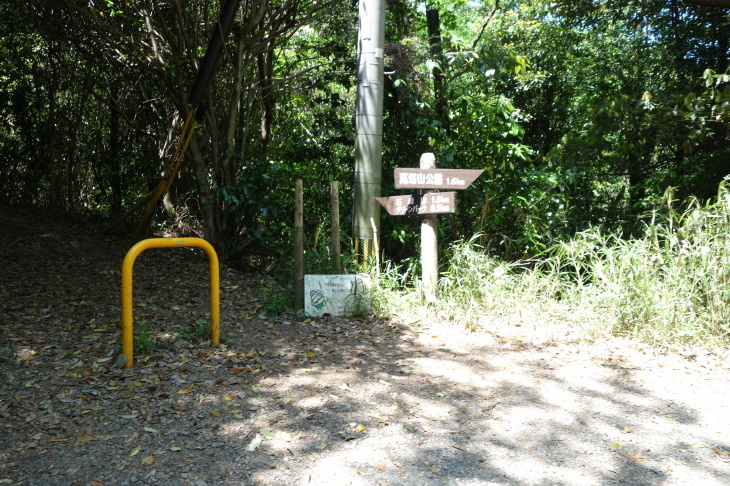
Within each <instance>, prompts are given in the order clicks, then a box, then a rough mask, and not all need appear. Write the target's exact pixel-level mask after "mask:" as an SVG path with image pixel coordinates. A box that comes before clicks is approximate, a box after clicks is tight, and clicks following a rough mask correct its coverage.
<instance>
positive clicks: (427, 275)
mask: <svg viewBox="0 0 730 486" xmlns="http://www.w3.org/2000/svg"><path fill="white" fill-rule="evenodd" d="M420 167H421V169H435V168H436V157H435V156H434V155H433V154H432V153H430V152H427V153H425V154H423V155H421V165H420ZM437 233H438V219H437V215H436V214H426V215H423V216H421V275H422V281H423V296H424V298H425V299H426V302H436V288H437V286H438V265H439V264H438V250H437V249H438V239H437Z"/></svg>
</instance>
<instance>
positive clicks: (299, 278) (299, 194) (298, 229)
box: [294, 179, 304, 311]
mask: <svg viewBox="0 0 730 486" xmlns="http://www.w3.org/2000/svg"><path fill="white" fill-rule="evenodd" d="M303 193H304V189H303V183H302V180H301V179H297V181H296V185H295V195H294V310H295V311H300V310H304V194H303Z"/></svg>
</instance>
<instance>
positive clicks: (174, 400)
mask: <svg viewBox="0 0 730 486" xmlns="http://www.w3.org/2000/svg"><path fill="white" fill-rule="evenodd" d="M5 225H6V226H8V225H9V223H7V220H6V223H5ZM14 225H15V226H14V229H13V231H3V232H1V233H0V234H1V235H3V236H2V238H3V246H2V250H1V251H0V265H2V267H1V268H2V270H1V271H2V276H3V278H2V280H1V281H0V298H1V299H2V300H1V301H2V305H1V312H2V314H1V315H0V324H1V325H2V337H1V338H0V339H2V341H1V342H0V344H1V345H2V346H3V347H5V348H6V349H7V350H8V351H7V354H8V356H5V357H4V358H3V359H2V361H0V370H1V374H2V381H0V430H1V432H0V434H1V436H2V438H3V440H2V443H1V444H0V484H17V485H21V484H22V485H56V484H57V485H75V484H78V485H87V484H89V485H93V486H99V485H128V484H159V485H180V484H190V485H203V484H205V485H304V484H309V485H346V484H353V485H378V484H380V485H409V486H410V485H416V484H449V485H485V484H487V485H488V484H514V485H542V484H545V485H547V484H563V485H583V484H585V485H596V484H606V485H609V484H663V485H680V484H682V485H685V484H686V485H695V484H702V485H724V484H728V483H730V439H729V438H730V418H729V417H730V409H729V406H728V402H727V396H728V392H730V370H729V369H728V366H727V364H726V363H725V362H723V361H721V360H719V359H716V358H714V357H712V356H711V355H705V354H702V353H700V354H698V355H697V356H693V357H679V356H675V355H657V354H656V353H655V352H654V351H653V350H652V349H651V348H648V347H645V346H642V345H637V344H634V343H632V342H631V341H627V340H619V339H611V340H602V341H598V342H595V343H587V342H567V341H562V340H560V339H547V340H538V339H537V338H536V337H534V335H531V334H522V335H518V334H514V333H513V334H508V333H506V332H502V331H500V333H495V332H494V331H493V330H492V331H490V329H489V328H488V327H485V328H484V329H483V330H482V331H481V332H475V333H467V332H465V331H464V330H463V327H462V325H461V324H458V325H454V324H448V323H445V322H442V321H440V320H438V319H435V318H433V317H431V318H424V319H422V320H420V321H418V322H417V323H416V324H414V323H413V321H414V319H412V318H409V317H406V318H404V319H402V320H401V319H396V318H394V319H392V320H383V319H343V318H324V319H297V318H295V317H294V316H291V315H282V316H279V317H272V316H269V315H267V314H266V312H265V308H264V304H265V296H266V295H267V294H274V293H275V292H276V291H277V290H276V288H275V287H273V286H272V284H271V283H270V282H268V281H267V280H266V279H264V278H262V277H260V276H256V275H251V274H241V273H238V272H235V271H232V270H229V269H225V270H224V271H223V272H222V275H221V279H222V288H221V292H222V294H221V302H222V320H223V331H224V332H225V333H226V335H227V338H228V343H229V344H227V345H226V346H224V347H221V348H211V347H210V346H209V345H208V344H207V343H206V340H205V339H197V338H198V336H199V334H198V333H196V332H193V331H194V330H195V329H196V328H197V327H199V326H200V322H202V320H204V319H205V318H206V313H207V292H208V287H207V285H208V282H207V276H206V272H207V270H206V269H207V263H206V261H205V259H204V258H203V257H202V256H201V255H198V254H196V253H195V250H192V251H189V252H188V251H181V252H178V253H177V254H174V255H171V254H170V253H169V252H165V251H164V250H160V251H154V250H150V251H149V252H146V253H145V254H144V255H143V256H141V257H140V258H139V260H138V263H137V265H136V268H135V316H136V318H137V319H138V320H140V321H144V322H145V325H146V328H147V330H148V335H147V337H146V339H147V340H148V341H149V348H148V349H147V350H145V351H143V352H140V353H139V354H138V356H137V357H138V358H140V360H141V361H138V362H137V363H135V367H134V368H133V369H131V370H120V369H118V368H116V367H114V366H113V361H114V359H113V357H114V353H115V350H116V346H117V345H118V341H119V339H120V333H119V329H118V322H119V307H118V306H119V304H118V302H119V293H118V292H119V288H118V286H119V267H120V265H121V261H122V259H123V257H124V254H125V252H126V250H127V249H128V247H129V246H131V245H130V244H129V242H127V241H123V240H118V239H115V238H106V237H104V238H101V239H98V238H97V237H96V236H95V235H91V234H86V233H74V232H72V231H69V230H68V229H67V228H64V227H62V226H61V225H55V226H46V227H43V228H40V227H33V226H29V225H24V224H22V223H19V222H17V223H14ZM8 235H10V236H9V237H8ZM8 238H9V239H8ZM409 323H410V324H409ZM415 326H418V327H415ZM522 329H527V326H524V327H523V328H515V329H513V331H520V330H522Z"/></svg>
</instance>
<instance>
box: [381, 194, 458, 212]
mask: <svg viewBox="0 0 730 486" xmlns="http://www.w3.org/2000/svg"><path fill="white" fill-rule="evenodd" d="M375 199H376V200H377V201H378V202H379V203H380V205H381V206H383V207H384V208H385V210H386V211H388V214H390V215H391V216H403V215H404V214H443V213H453V212H454V211H456V193H455V192H430V193H428V194H415V195H412V196H411V195H406V196H391V197H376V198H375Z"/></svg>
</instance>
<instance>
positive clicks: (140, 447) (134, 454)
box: [129, 446, 142, 457]
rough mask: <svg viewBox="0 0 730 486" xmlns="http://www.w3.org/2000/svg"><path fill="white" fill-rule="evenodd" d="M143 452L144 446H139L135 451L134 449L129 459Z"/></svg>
mask: <svg viewBox="0 0 730 486" xmlns="http://www.w3.org/2000/svg"><path fill="white" fill-rule="evenodd" d="M141 450H142V446H137V447H135V448H134V449H132V452H130V453H129V457H134V456H136V455H137V454H139V451H141Z"/></svg>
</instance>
